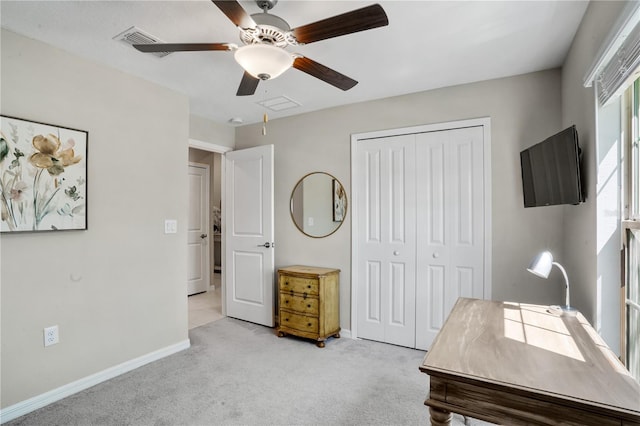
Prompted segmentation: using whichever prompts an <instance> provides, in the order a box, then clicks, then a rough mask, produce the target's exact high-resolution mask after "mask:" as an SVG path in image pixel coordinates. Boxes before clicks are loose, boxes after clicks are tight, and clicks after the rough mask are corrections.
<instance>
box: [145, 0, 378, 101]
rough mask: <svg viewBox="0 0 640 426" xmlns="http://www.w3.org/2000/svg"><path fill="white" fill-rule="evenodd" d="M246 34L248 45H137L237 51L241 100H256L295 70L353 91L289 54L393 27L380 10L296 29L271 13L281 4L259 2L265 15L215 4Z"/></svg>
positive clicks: (348, 83)
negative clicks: (259, 91) (266, 83)
mask: <svg viewBox="0 0 640 426" xmlns="http://www.w3.org/2000/svg"><path fill="white" fill-rule="evenodd" d="M212 2H213V3H214V4H215V5H216V6H218V8H219V9H220V10H221V11H222V13H224V14H225V15H226V16H227V18H229V19H230V20H231V22H233V23H234V24H235V25H236V26H237V27H238V29H239V30H240V40H241V41H242V43H243V45H242V46H240V47H238V46H237V45H235V44H233V43H153V44H134V45H133V47H135V48H136V49H138V50H139V51H141V52H145V53H155V52H187V51H208V50H223V51H233V52H234V56H235V59H236V61H237V62H238V63H239V64H240V65H241V66H242V68H244V70H245V71H244V75H243V76H242V80H241V82H240V87H239V88H238V91H237V93H236V95H237V96H247V95H253V94H254V93H255V91H256V88H257V87H258V83H259V82H260V80H268V79H270V78H276V77H278V76H279V75H280V74H282V73H283V72H284V71H286V70H287V69H289V68H291V67H293V68H295V69H298V70H300V71H302V72H305V73H307V74H309V75H311V76H313V77H316V78H318V79H320V80H322V81H324V82H326V83H329V84H331V85H333V86H335V87H337V88H339V89H342V90H349V89H351V88H352V87H353V86H355V85H356V84H358V82H357V81H356V80H353V79H352V78H349V77H347V76H346V75H344V74H341V73H339V72H337V71H335V70H332V69H331V68H328V67H326V66H324V65H322V64H320V63H318V62H316V61H314V60H312V59H309V58H307V57H306V56H303V55H300V54H297V53H290V52H288V51H286V50H285V49H284V48H285V47H287V46H299V45H303V44H309V43H314V42H316V41H320V40H326V39H329V38H333V37H339V36H343V35H347V34H351V33H356V32H359V31H365V30H370V29H373V28H378V27H383V26H385V25H388V24H389V21H388V19H387V15H386V13H385V12H384V9H382V6H380V5H379V4H373V5H371V6H367V7H363V8H361V9H356V10H353V11H351V12H346V13H343V14H340V15H336V16H333V17H330V18H326V19H323V20H320V21H317V22H313V23H311V24H307V25H303V26H300V27H297V28H294V29H291V27H290V26H289V24H288V23H287V22H286V21H285V20H284V19H282V18H280V17H279V16H276V15H273V14H270V13H268V11H269V10H271V9H272V8H273V6H275V5H276V3H277V2H278V0H256V3H257V5H258V6H259V7H260V8H261V9H262V13H254V14H252V15H249V14H247V12H246V11H245V10H244V9H243V7H242V6H241V5H240V3H238V2H237V1H236V0H212Z"/></svg>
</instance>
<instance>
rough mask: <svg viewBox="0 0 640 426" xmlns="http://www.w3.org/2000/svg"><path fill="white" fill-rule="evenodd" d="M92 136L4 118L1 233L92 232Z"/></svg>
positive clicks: (0, 122) (0, 149) (0, 123)
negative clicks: (89, 185) (89, 225)
mask: <svg viewBox="0 0 640 426" xmlns="http://www.w3.org/2000/svg"><path fill="white" fill-rule="evenodd" d="M88 140H89V133H88V132H86V131H83V130H76V129H70V128H67V127H61V126H56V125H52V124H46V123H39V122H35V121H29V120H24V119H21V118H16V117H8V116H4V115H2V116H0V208H1V210H0V213H1V215H2V216H1V220H0V232H5V233H11V232H28V231H29V232H33V231H66V230H84V229H87V143H88Z"/></svg>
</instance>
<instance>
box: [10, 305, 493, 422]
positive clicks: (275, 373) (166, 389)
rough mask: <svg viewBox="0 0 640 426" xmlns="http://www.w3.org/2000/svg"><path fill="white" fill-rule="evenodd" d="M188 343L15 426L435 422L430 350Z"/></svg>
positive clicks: (242, 335) (250, 339)
mask: <svg viewBox="0 0 640 426" xmlns="http://www.w3.org/2000/svg"><path fill="white" fill-rule="evenodd" d="M189 336H190V339H191V345H192V346H191V348H190V349H188V350H185V351H182V352H180V353H178V354H175V355H172V356H170V357H167V358H164V359H162V360H159V361H156V362H154V363H151V364H148V365H146V366H143V367H141V368H139V369H137V370H134V371H132V372H129V373H127V374H124V375H122V376H119V377H116V378H114V379H112V380H109V381H107V382H105V383H102V384H99V385H97V386H94V387H92V388H90V389H87V390H85V391H83V392H80V393H78V394H76V395H73V396H70V397H68V398H66V399H64V400H61V401H58V402H56V403H54V404H51V405H49V406H47V407H44V408H42V409H40V410H37V411H35V412H33V413H30V414H27V415H25V416H23V417H21V418H18V419H15V420H14V421H12V422H9V423H8V424H9V425H12V426H17V425H43V426H44V425H47V426H52V425H65V426H66V425H83V426H84V425H239V424H242V425H311V424H318V425H418V424H422V425H425V424H429V420H428V419H429V415H428V409H427V407H425V406H424V404H423V402H424V399H425V396H426V394H427V389H428V377H427V376H426V375H425V374H422V373H420V372H419V370H418V366H419V365H420V363H421V361H422V359H423V358H424V355H425V353H424V352H422V351H417V350H413V349H407V348H402V347H398V346H393V345H387V344H382V343H377V342H371V341H365V340H352V339H348V338H341V339H330V340H329V341H328V342H327V346H326V347H325V348H324V349H321V348H318V347H316V346H315V344H313V343H312V342H309V341H306V340H302V339H298V338H295V337H285V338H278V337H276V335H275V333H274V330H272V329H270V328H267V327H262V326H258V325H255V324H251V323H247V322H243V321H239V320H235V319H231V318H224V319H222V320H219V321H216V322H213V323H210V324H207V325H204V326H201V327H198V328H195V329H193V330H191V331H190V333H189ZM454 424H457V425H461V424H463V422H462V417H458V416H455V417H454ZM471 424H482V423H481V422H477V421H472V422H471Z"/></svg>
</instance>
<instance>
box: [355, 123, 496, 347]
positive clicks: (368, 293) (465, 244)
mask: <svg viewBox="0 0 640 426" xmlns="http://www.w3.org/2000/svg"><path fill="white" fill-rule="evenodd" d="M357 161H358V162H359V164H358V169H359V170H360V171H361V173H360V176H358V179H357V181H356V182H355V184H356V185H357V191H358V203H359V205H358V211H359V212H360V214H359V217H358V218H357V223H355V224H354V226H358V227H359V228H358V235H359V240H360V241H359V243H358V253H359V256H358V258H359V260H358V268H359V270H358V277H359V278H358V280H359V282H358V283H357V285H358V287H357V295H358V296H357V297H358V300H357V303H358V309H357V312H358V326H357V327H358V328H357V329H358V337H361V338H365V339H372V340H378V341H382V342H387V343H393V344H397V345H402V346H408V347H415V348H418V349H428V348H429V346H430V345H431V342H432V341H433V339H434V338H435V336H436V334H437V333H438V331H439V330H440V328H441V327H442V325H443V323H444V320H445V319H446V317H447V315H448V314H449V311H450V310H451V308H452V307H453V304H454V303H455V301H456V300H457V298H458V297H460V296H463V297H476V298H482V297H483V294H484V192H483V191H484V183H483V176H484V170H483V164H484V162H483V128H482V127H481V126H476V127H468V128H461V129H452V130H443V131H434V132H427V133H417V134H409V135H402V136H392V137H384V138H379V139H372V140H367V141H362V142H359V145H358V148H357Z"/></svg>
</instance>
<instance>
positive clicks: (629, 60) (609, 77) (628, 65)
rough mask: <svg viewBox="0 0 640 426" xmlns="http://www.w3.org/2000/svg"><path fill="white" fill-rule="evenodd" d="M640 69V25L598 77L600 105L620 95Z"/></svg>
mask: <svg viewBox="0 0 640 426" xmlns="http://www.w3.org/2000/svg"><path fill="white" fill-rule="evenodd" d="M638 67H640V24H636V26H635V28H634V29H633V30H632V31H631V32H630V33H629V34H628V35H627V37H626V38H625V40H624V41H623V42H622V44H621V45H620V47H619V48H618V50H617V51H616V52H615V54H614V55H613V56H612V57H611V59H610V60H609V62H608V64H607V65H605V67H604V68H603V69H602V71H601V72H600V73H599V74H598V75H597V76H596V87H597V95H598V101H599V102H600V105H604V104H606V103H607V101H608V100H609V99H611V98H612V97H614V96H616V95H618V94H619V93H618V92H619V91H620V90H623V89H624V88H625V87H626V86H627V85H626V84H625V83H626V82H628V81H630V79H632V78H633V76H634V73H635V72H636V71H637V70H638Z"/></svg>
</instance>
